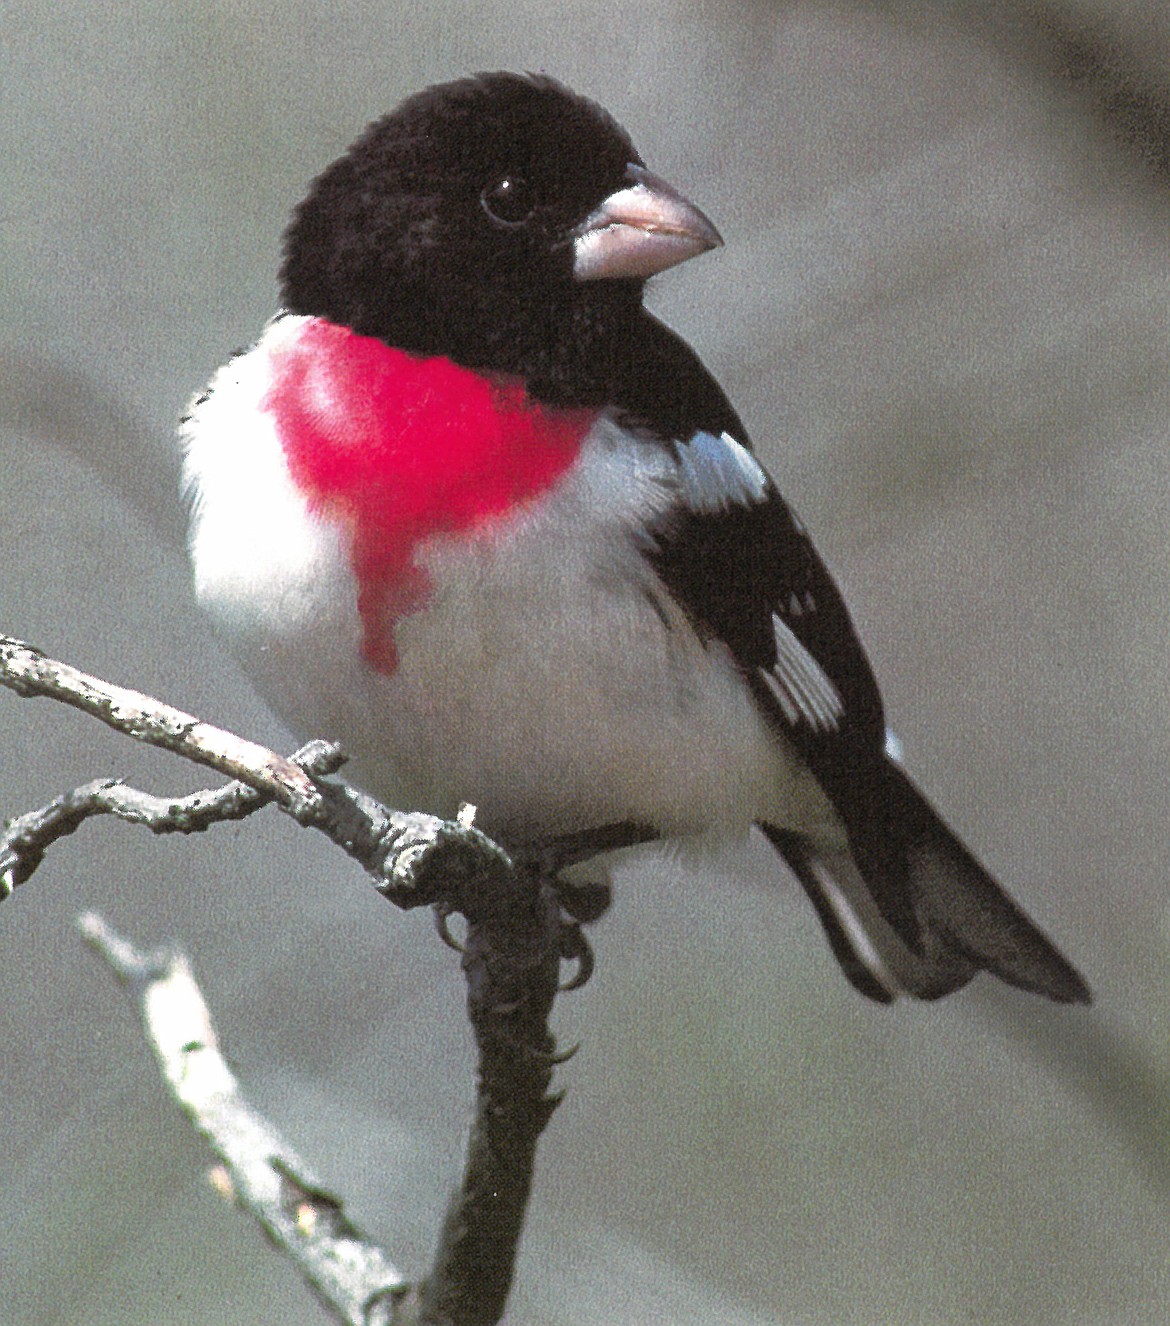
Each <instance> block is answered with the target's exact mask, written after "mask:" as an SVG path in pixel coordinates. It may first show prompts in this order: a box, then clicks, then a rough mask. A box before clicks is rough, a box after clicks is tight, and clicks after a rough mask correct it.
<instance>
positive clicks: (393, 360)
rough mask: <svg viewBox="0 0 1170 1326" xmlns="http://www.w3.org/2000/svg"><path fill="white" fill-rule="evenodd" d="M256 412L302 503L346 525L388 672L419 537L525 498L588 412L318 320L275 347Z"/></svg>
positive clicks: (363, 610) (552, 472)
mask: <svg viewBox="0 0 1170 1326" xmlns="http://www.w3.org/2000/svg"><path fill="white" fill-rule="evenodd" d="M262 408H263V409H265V410H267V411H268V412H269V413H271V414H272V415H273V417H274V418H275V420H276V429H277V435H278V436H279V438H280V442H281V446H282V448H283V450H284V454H285V458H286V460H287V462H288V467H289V471H290V473H291V474H292V477H293V480H294V481H295V482H296V484H297V486H298V487H299V488H300V489H301V491H302V492H304V493H305V494H306V495H307V496H308V499H309V502H310V504H311V506H312V507H313V508H314V509H316V510H320V511H327V512H329V513H330V514H331V515H337V516H340V517H341V518H342V519H344V520H345V521H346V522H347V523H348V524H349V525H350V527H351V530H352V544H351V553H350V556H351V559H352V563H353V571H354V576H355V578H356V580H357V585H358V611H359V613H360V615H361V620H362V653H363V655H364V657H365V659H366V661H367V662H368V663H370V664H371V666H373V667H375V668H378V669H379V670H380V671H383V672H386V673H391V672H393V671H394V668H395V665H396V662H397V658H396V653H395V648H394V624H395V623H396V622H397V621H398V620H399V619H400V618H401V617H403V616H405V615H406V614H408V613H411V612H416V611H418V609H419V608H421V607H422V606H423V605H424V604H425V603H426V601H427V598H428V592H429V585H428V583H427V578H426V575H425V573H424V572H423V571H421V570H420V569H419V568H418V567H417V566H415V564H414V561H413V557H414V551H415V548H416V547H417V546H418V544H419V543H420V542H421V541H422V540H424V539H426V538H429V537H430V536H431V535H433V534H439V533H457V532H459V531H460V530H469V529H472V528H474V527H476V526H478V525H482V524H483V523H484V522H485V521H488V520H490V519H491V518H492V517H493V516H497V515H501V514H503V513H505V512H507V511H510V510H511V509H512V508H513V507H515V506H517V505H521V504H523V503H525V502H528V501H531V500H532V499H533V498H534V497H536V496H538V495H539V494H540V493H541V492H543V491H544V490H545V489H547V488H549V487H550V486H551V485H552V484H554V483H555V482H556V481H557V479H559V478H560V477H561V475H563V474H564V473H565V471H566V470H567V469H568V468H569V466H570V465H572V463H573V461H574V460H575V459H576V456H577V452H578V450H579V448H580V445H581V440H582V439H583V437H584V436H585V434H586V433H587V432H588V430H589V428H590V426H591V425H592V423H593V421H594V419H595V417H596V415H595V414H594V412H593V411H590V410H551V409H548V408H546V407H544V406H542V405H539V404H537V403H535V402H534V401H532V400H531V399H530V398H529V397H528V395H527V393H526V392H525V390H524V387H523V385H522V384H521V383H520V382H519V381H518V380H516V379H514V378H504V377H485V376H483V375H481V374H479V373H475V372H472V371H471V370H470V369H466V368H460V367H459V366H458V365H457V364H453V363H452V362H451V361H450V360H449V359H439V358H436V359H422V358H418V357H416V356H414V355H410V354H407V353H406V352H405V351H403V350H395V349H392V348H391V347H390V346H388V345H386V344H384V343H383V342H382V341H379V340H376V339H374V338H372V337H368V336H358V335H356V334H355V333H354V332H352V331H349V330H348V329H347V328H345V327H339V326H337V325H336V324H334V323H331V322H326V321H325V320H323V319H320V318H312V319H310V320H308V321H307V322H306V323H305V324H304V325H303V327H302V328H301V329H300V331H299V332H298V333H297V334H296V336H295V337H293V338H291V339H289V340H288V341H286V342H284V343H283V344H282V345H280V347H279V348H278V349H276V350H274V351H273V354H272V385H271V387H270V389H269V391H268V394H267V395H266V396H265V398H264V400H263V402H262Z"/></svg>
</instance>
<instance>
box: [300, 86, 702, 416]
mask: <svg viewBox="0 0 1170 1326" xmlns="http://www.w3.org/2000/svg"><path fill="white" fill-rule="evenodd" d="M718 242H719V237H718V235H717V234H716V232H715V231H714V228H713V227H712V226H711V224H710V222H708V221H707V220H706V218H704V217H703V216H702V214H701V213H700V212H699V211H698V210H697V209H696V208H694V207H693V206H691V205H690V204H689V203H687V202H686V200H685V199H683V198H681V197H680V196H679V195H678V194H676V193H675V192H674V191H673V190H672V189H670V187H669V186H668V185H666V184H664V183H663V182H662V181H661V180H658V179H656V178H655V177H654V176H652V175H650V174H649V172H647V171H646V170H645V169H644V167H643V164H642V161H641V158H640V157H639V156H638V154H637V152H636V151H635V150H634V146H633V144H632V143H631V141H630V139H629V137H628V135H627V134H626V133H625V131H624V130H623V129H622V128H621V127H620V125H618V124H617V123H616V121H614V120H613V118H612V117H611V116H609V115H608V114H607V113H606V112H605V111H604V110H603V109H602V108H601V107H600V106H598V105H596V104H595V103H594V102H591V101H588V100H586V99H585V98H584V97H579V96H577V95H575V94H574V93H572V92H570V91H569V90H568V89H567V88H565V87H563V86H561V84H559V83H557V82H555V81H554V80H553V79H551V78H546V77H542V76H536V75H527V76H522V75H517V74H508V73H496V74H481V75H479V76H477V77H475V78H469V79H464V80H460V81H459V82H455V83H447V84H442V85H440V86H437V87H432V88H428V89H427V90H426V91H424V92H421V93H419V94H417V95H416V96H413V97H411V98H409V99H408V100H407V101H406V102H404V103H403V104H402V105H401V106H400V107H399V108H398V109H397V110H396V111H394V112H392V113H391V114H390V115H387V116H386V117H385V118H383V119H381V120H378V121H376V122H375V123H374V124H372V125H370V126H369V127H368V128H367V129H366V131H365V133H363V134H362V136H361V137H360V138H359V139H358V140H357V142H355V143H354V144H353V146H352V147H350V149H349V151H348V152H346V154H345V155H344V156H343V157H341V158H340V159H339V160H338V161H336V162H334V163H333V165H331V166H330V167H329V168H328V169H327V170H326V171H325V172H324V173H323V174H322V175H320V176H319V177H318V178H317V179H316V180H315V181H314V183H313V185H312V187H311V189H310V191H309V194H308V196H307V197H306V198H305V200H304V201H303V202H302V203H301V204H300V206H299V207H298V208H297V210H296V213H295V215H294V217H293V221H292V224H291V225H290V227H289V230H288V232H287V235H286V240H285V261H284V266H283V269H282V272H281V282H282V295H283V303H284V306H285V307H286V308H287V309H289V310H290V311H292V312H295V313H304V314H311V315H315V316H319V317H324V318H328V319H329V320H331V321H333V322H337V323H341V324H343V325H345V326H348V327H351V328H353V330H355V331H357V332H359V333H361V334H362V335H367V336H377V337H380V338H382V339H383V340H385V341H387V342H388V343H390V344H392V345H395V346H398V347H400V348H402V349H406V350H411V351H414V352H416V353H421V354H443V355H447V356H449V357H450V358H452V359H455V360H456V361H457V362H461V363H465V364H467V365H469V366H472V367H477V368H487V369H497V370H501V371H511V372H517V373H522V374H525V375H526V376H528V377H529V378H532V379H549V378H557V377H564V376H565V375H566V374H568V376H569V377H571V376H572V375H573V372H574V371H575V370H573V369H572V368H571V367H569V366H566V364H565V363H563V362H561V361H563V360H565V359H566V357H567V358H568V359H579V358H580V357H581V355H582V353H583V351H584V350H585V349H586V348H587V347H588V346H589V345H590V344H592V345H593V346H594V348H593V350H592V351H591V355H592V359H593V361H594V362H596V360H597V353H598V351H597V348H596V347H597V345H598V344H599V343H600V344H601V345H602V353H603V354H604V342H605V341H606V339H607V338H611V337H612V336H613V335H614V333H615V331H616V330H617V329H618V328H619V327H620V326H621V325H623V322H624V323H625V324H628V320H629V318H631V317H635V316H637V315H638V313H639V311H640V306H641V290H642V285H643V283H644V281H645V279H646V277H647V276H649V275H651V274H652V273H653V272H655V271H660V270H662V269H663V268H664V267H667V266H670V265H672V264H673V263H674V262H679V261H682V259H683V258H685V257H689V256H691V255H692V254H694V253H697V252H700V251H702V250H703V249H705V248H710V247H711V246H712V245H713V244H716V243H718ZM551 392H552V394H556V390H555V387H554V388H552V389H551ZM565 394H567V395H568V396H573V395H579V394H580V392H579V391H575V390H567V392H566V393H565Z"/></svg>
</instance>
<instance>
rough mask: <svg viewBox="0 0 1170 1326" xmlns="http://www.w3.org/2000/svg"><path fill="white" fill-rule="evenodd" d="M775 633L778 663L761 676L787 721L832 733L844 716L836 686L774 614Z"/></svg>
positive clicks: (764, 670) (842, 704)
mask: <svg viewBox="0 0 1170 1326" xmlns="http://www.w3.org/2000/svg"><path fill="white" fill-rule="evenodd" d="M772 633H773V635H774V636H775V638H776V662H775V663H774V664H773V665H772V666H771V667H770V668H764V669H762V670H761V676H762V677H763V678H764V681H765V683H766V684H767V687H768V689H769V690H770V691H771V692H772V694H773V695H774V696H775V697H776V701H777V703H778V704H779V705H780V708H781V709H782V710H783V711H784V717H785V718H787V719H788V721H789V722H790V723H791V724H792V725H793V726H795V725H796V724H797V723H807V724H808V725H809V726H810V727H812V728H816V729H818V730H819V731H821V732H831V731H833V730H834V729H835V728H836V727H837V726H838V725H839V723H840V721H841V719H842V717H843V716H844V713H845V704H844V701H843V700H842V699H841V696H840V694H839V693H838V691H837V688H836V686H834V685H833V683H832V682H831V681H830V680H829V678H828V676H826V674H825V672H824V670H823V669H822V667H821V666H820V664H819V663H818V662H817V661H816V659H815V658H813V656H812V655H811V654H810V653H809V652H808V650H807V649H805V647H804V645H802V644H801V643H800V641H799V640H798V639H797V638H796V636H795V635H793V633H792V631H791V630H790V629H789V628H788V626H786V625H785V623H784V621H783V620H782V619H781V617H780V615H779V613H775V612H774V613H773V614H772Z"/></svg>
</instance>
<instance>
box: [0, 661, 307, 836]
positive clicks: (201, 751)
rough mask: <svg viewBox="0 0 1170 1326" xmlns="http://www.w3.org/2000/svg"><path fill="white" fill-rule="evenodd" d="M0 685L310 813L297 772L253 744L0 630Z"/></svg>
mask: <svg viewBox="0 0 1170 1326" xmlns="http://www.w3.org/2000/svg"><path fill="white" fill-rule="evenodd" d="M0 685H4V686H7V687H9V689H10V690H14V691H15V692H16V693H17V694H18V695H23V696H50V697H51V698H53V699H55V700H61V701H63V702H64V703H65V704H68V705H72V706H73V707H74V708H75V709H81V710H83V711H84V712H85V713H87V714H91V715H93V717H95V718H100V719H101V721H102V722H103V723H106V724H108V725H109V726H110V727H113V728H116V729H117V730H118V731H119V732H124V733H125V734H126V735H127V736H130V737H134V738H135V739H136V740H137V741H145V742H148V743H149V744H150V745H152V746H162V747H164V748H165V749H166V750H170V751H174V752H175V754H176V755H182V756H184V757H185V758H187V759H188V760H193V761H194V762H195V763H196V764H204V765H207V767H208V768H210V769H218V770H219V772H220V773H225V774H227V775H228V776H229V777H230V778H238V779H239V780H240V782H242V783H247V784H248V786H249V787H253V788H255V789H256V791H258V792H263V793H265V794H266V795H268V796H269V797H271V798H272V799H273V800H274V801H277V802H278V803H279V804H280V805H281V806H282V807H283V808H284V809H285V810H287V811H288V813H289V814H290V815H292V816H293V817H294V818H296V819H298V820H302V821H307V820H310V819H312V818H313V816H314V815H315V814H316V812H317V807H318V801H319V795H318V792H317V787H316V785H315V784H314V782H313V780H312V779H311V778H310V777H309V776H308V775H307V774H306V773H305V771H304V770H303V769H301V768H299V767H298V766H297V765H295V764H294V763H293V762H292V761H291V760H287V759H285V758H284V756H282V755H277V754H275V753H274V752H273V751H270V750H268V749H266V748H265V747H264V746H258V745H256V743H255V742H252V741H245V740H244V738H243V737H237V736H236V735H235V733H233V732H226V731H224V729H223V728H218V727H213V726H212V725H211V724H210V723H204V722H203V721H202V720H200V719H198V718H196V717H195V716H194V715H193V714H186V713H184V712H183V711H182V710H181V709H175V708H173V707H172V706H171V705H167V704H162V703H161V702H160V701H158V700H155V699H153V698H152V697H151V696H149V695H143V694H142V692H141V691H132V690H128V689H127V688H125V687H123V686H112V685H110V683H109V682H106V681H102V680H101V679H100V678H98V677H91V676H90V675H89V674H88V673H85V672H79V671H78V670H77V668H74V667H70V666H69V664H68V663H59V662H57V661H56V660H55V659H51V658H47V657H46V656H45V655H44V654H43V653H42V652H41V651H40V650H39V649H37V648H36V647H35V646H33V645H30V644H26V643H25V642H24V641H23V640H14V639H13V638H12V637H11V636H6V635H0Z"/></svg>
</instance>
